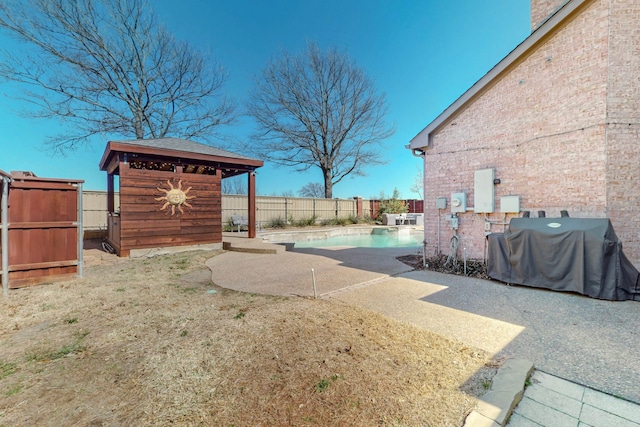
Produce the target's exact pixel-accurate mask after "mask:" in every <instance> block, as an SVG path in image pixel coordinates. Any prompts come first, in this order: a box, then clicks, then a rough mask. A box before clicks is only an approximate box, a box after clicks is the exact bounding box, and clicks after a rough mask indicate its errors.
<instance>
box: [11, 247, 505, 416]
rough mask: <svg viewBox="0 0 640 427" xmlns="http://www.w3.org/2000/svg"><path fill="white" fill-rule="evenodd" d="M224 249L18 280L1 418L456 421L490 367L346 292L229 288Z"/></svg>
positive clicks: (481, 357)
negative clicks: (217, 268)
mask: <svg viewBox="0 0 640 427" xmlns="http://www.w3.org/2000/svg"><path fill="white" fill-rule="evenodd" d="M215 255H216V254H215V253H213V252H207V253H205V252H190V253H182V254H175V255H170V256H161V257H156V258H151V259H142V260H128V261H122V260H115V259H114V260H112V261H111V262H113V263H108V264H105V265H96V266H91V267H87V268H86V270H85V277H84V278H83V279H77V280H73V281H68V282H61V283H52V284H46V285H41V286H37V287H32V288H27V289H22V290H15V291H11V293H10V297H9V298H8V299H3V300H2V301H1V302H0V322H2V325H3V327H2V329H1V331H2V332H0V425H3V426H4V425H6V426H25V425H38V426H61V425H67V426H71V425H78V426H99V425H104V426H131V425H204V426H374V425H390V426H460V425H462V423H463V421H464V417H465V416H466V414H467V413H468V412H469V411H470V410H471V409H472V408H473V406H474V404H475V400H476V399H475V396H477V395H478V394H481V393H482V392H484V389H485V388H486V386H487V384H488V381H489V380H490V378H491V377H492V375H493V374H494V371H495V369H494V368H493V367H492V364H491V361H490V359H489V357H488V355H487V354H485V353H483V352H482V351H479V350H476V349H473V348H468V347H465V346H463V345H461V344H459V343H454V342H451V341H448V340H446V339H444V338H442V337H440V336H437V335H435V334H432V333H430V332H427V331H424V330H421V329H418V328H415V327H412V326H409V325H407V324H403V323H399V322H397V321H394V320H392V319H389V318H386V317H383V316H381V315H378V314H376V313H371V312H367V311H364V310H362V309H358V308H356V307H353V306H349V305H346V304H344V303H341V302H338V301H334V300H312V299H304V298H298V297H272V296H264V295H255V294H247V293H239V292H234V291H229V290H224V289H220V288H218V287H216V286H215V285H214V284H212V283H211V281H210V272H209V270H208V269H206V267H204V261H205V260H206V259H207V258H209V257H212V256H215ZM115 262H118V263H117V264H116V263H115Z"/></svg>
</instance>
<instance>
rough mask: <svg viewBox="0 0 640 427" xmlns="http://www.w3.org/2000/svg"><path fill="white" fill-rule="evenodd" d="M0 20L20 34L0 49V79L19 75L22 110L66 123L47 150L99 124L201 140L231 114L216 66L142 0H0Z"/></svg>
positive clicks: (83, 136) (71, 143)
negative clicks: (15, 46)
mask: <svg viewBox="0 0 640 427" xmlns="http://www.w3.org/2000/svg"><path fill="white" fill-rule="evenodd" d="M0 29H4V30H5V31H6V32H8V33H9V34H10V35H12V36H13V37H15V38H16V39H17V40H18V41H20V42H23V44H22V48H21V50H20V51H19V52H17V53H15V52H14V53H11V52H9V51H8V50H7V49H4V50H3V51H2V52H1V53H0V54H1V55H2V60H1V61H0V79H5V80H9V81H14V82H18V83H21V84H23V87H24V88H25V90H24V91H23V92H22V94H23V97H24V99H25V100H27V101H29V102H31V103H32V104H35V107H36V108H35V109H34V110H31V114H33V115H34V116H36V117H40V118H54V119H59V120H61V121H63V122H64V123H65V124H66V125H68V126H67V128H68V129H69V130H68V131H65V132H63V133H62V134H60V135H57V136H52V137H51V139H50V141H48V143H49V144H50V148H51V149H53V151H59V152H64V151H65V150H67V149H72V148H74V147H76V146H77V145H78V144H81V143H85V142H86V141H87V140H88V139H89V138H90V137H91V136H93V135H96V134H104V133H106V134H116V135H119V136H121V137H131V138H136V139H140V138H162V137H166V136H177V137H181V138H196V137H198V138H202V139H204V140H207V138H208V137H210V136H212V135H213V134H214V133H215V131H216V130H217V128H218V126H219V125H222V124H227V123H229V122H230V120H231V119H232V116H233V105H232V104H231V103H230V102H228V101H227V99H226V98H225V97H224V95H223V94H222V93H221V91H222V87H223V84H224V81H225V78H226V75H225V73H224V72H223V69H222V68H221V67H220V65H219V64H217V63H216V62H215V61H214V60H213V59H212V58H210V57H209V56H208V55H206V54H204V53H202V52H199V51H197V50H195V49H194V48H193V47H192V46H191V45H189V44H188V43H186V42H180V41H177V40H175V39H174V38H173V36H172V35H171V34H169V33H168V32H167V30H166V29H165V28H163V27H162V26H161V25H159V24H158V23H157V22H156V17H155V15H154V13H153V12H152V11H151V8H150V7H149V5H148V4H146V3H145V2H144V0H2V1H0ZM25 48H28V49H25Z"/></svg>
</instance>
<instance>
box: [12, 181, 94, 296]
mask: <svg viewBox="0 0 640 427" xmlns="http://www.w3.org/2000/svg"><path fill="white" fill-rule="evenodd" d="M5 176H6V174H5ZM82 182H83V181H80V180H63V179H50V178H38V177H35V176H34V175H33V174H31V173H29V172H12V173H11V175H10V179H9V180H8V192H7V193H8V194H7V196H8V202H7V203H6V207H7V212H6V213H5V214H3V218H5V217H6V218H7V220H6V225H5V224H3V227H2V230H3V232H5V233H6V234H7V236H6V238H3V239H2V240H1V244H0V253H2V254H3V259H7V260H8V265H7V267H6V270H7V273H5V269H4V268H3V269H2V276H3V285H5V283H8V287H9V288H18V287H23V286H29V285H33V284H38V283H42V282H47V281H51V280H53V279H60V278H66V277H69V276H75V275H82V220H81V219H80V220H79V218H82V216H81V215H79V212H81V209H82V206H81V204H82ZM5 185H6V184H5ZM5 245H6V246H5ZM5 251H6V253H4V252H5ZM5 257H6V258H5ZM5 274H6V278H5ZM7 279H8V280H7ZM3 287H5V286H3Z"/></svg>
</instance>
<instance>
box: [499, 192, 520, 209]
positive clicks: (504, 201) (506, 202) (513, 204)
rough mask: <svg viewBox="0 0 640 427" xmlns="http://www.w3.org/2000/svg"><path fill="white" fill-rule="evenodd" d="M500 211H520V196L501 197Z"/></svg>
mask: <svg viewBox="0 0 640 427" xmlns="http://www.w3.org/2000/svg"><path fill="white" fill-rule="evenodd" d="M500 212H502V213H518V212H520V196H502V197H500Z"/></svg>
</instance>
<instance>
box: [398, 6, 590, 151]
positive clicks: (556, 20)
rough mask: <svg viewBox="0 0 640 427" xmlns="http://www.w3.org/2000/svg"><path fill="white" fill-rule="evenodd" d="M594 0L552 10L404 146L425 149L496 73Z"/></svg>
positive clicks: (519, 58) (514, 62)
mask: <svg viewBox="0 0 640 427" xmlns="http://www.w3.org/2000/svg"><path fill="white" fill-rule="evenodd" d="M592 1H594V0H570V1H569V2H567V3H566V4H565V5H564V6H563V7H562V8H560V9H559V10H558V11H557V12H556V13H555V14H553V15H552V16H551V17H550V18H549V19H547V20H546V21H545V22H544V23H543V24H541V25H540V26H539V27H538V28H537V29H536V30H535V31H534V32H532V33H531V34H530V35H529V37H527V38H526V39H525V40H524V41H523V42H522V43H520V44H519V45H518V46H517V47H516V48H515V49H513V50H512V51H511V52H509V54H508V55H507V56H505V57H504V59H502V60H501V61H500V62H499V63H498V64H496V66H494V67H493V68H492V69H491V70H490V71H489V72H488V73H487V74H485V75H484V76H483V77H482V78H481V79H480V80H478V81H477V82H476V83H475V84H474V85H473V86H471V87H470V88H469V89H468V90H467V91H466V92H465V93H464V94H462V96H460V97H459V98H458V99H457V100H456V101H455V102H454V103H453V104H451V105H450V106H449V107H447V109H446V110H444V111H443V112H442V113H440V115H439V116H438V117H436V118H435V120H433V121H432V122H431V123H429V124H428V125H427V126H426V127H425V128H424V129H422V130H421V131H420V132H419V133H418V134H417V135H416V136H414V137H413V138H412V139H411V140H410V142H409V145H408V146H407V148H408V149H410V150H422V151H424V150H426V149H428V148H430V147H431V145H432V144H431V139H432V135H433V133H434V132H435V131H437V130H438V129H440V128H441V126H442V125H443V124H445V123H446V122H447V121H449V120H451V118H453V116H455V114H456V113H458V112H459V111H461V110H462V109H463V108H464V107H466V106H467V105H468V104H469V103H470V102H471V101H473V100H474V99H475V98H476V97H477V96H478V95H479V94H480V93H482V92H483V91H484V90H485V89H486V88H487V87H489V86H491V84H492V83H493V82H495V81H496V80H497V79H498V78H499V77H501V76H502V75H503V74H504V73H505V72H507V71H508V70H509V69H511V68H512V67H513V66H514V65H515V64H517V63H518V62H519V61H520V60H521V59H522V58H524V57H525V56H526V54H527V53H528V52H529V51H531V49H533V48H535V47H537V46H538V45H539V44H540V43H541V42H543V41H544V40H545V39H546V38H547V36H548V35H549V34H550V33H552V32H553V31H555V30H556V29H557V28H558V27H559V26H560V25H562V24H564V23H566V22H568V20H569V19H570V18H572V17H573V16H575V14H576V13H577V12H578V11H579V10H580V9H581V8H582V7H583V6H586V5H587V4H588V3H590V2H592Z"/></svg>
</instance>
